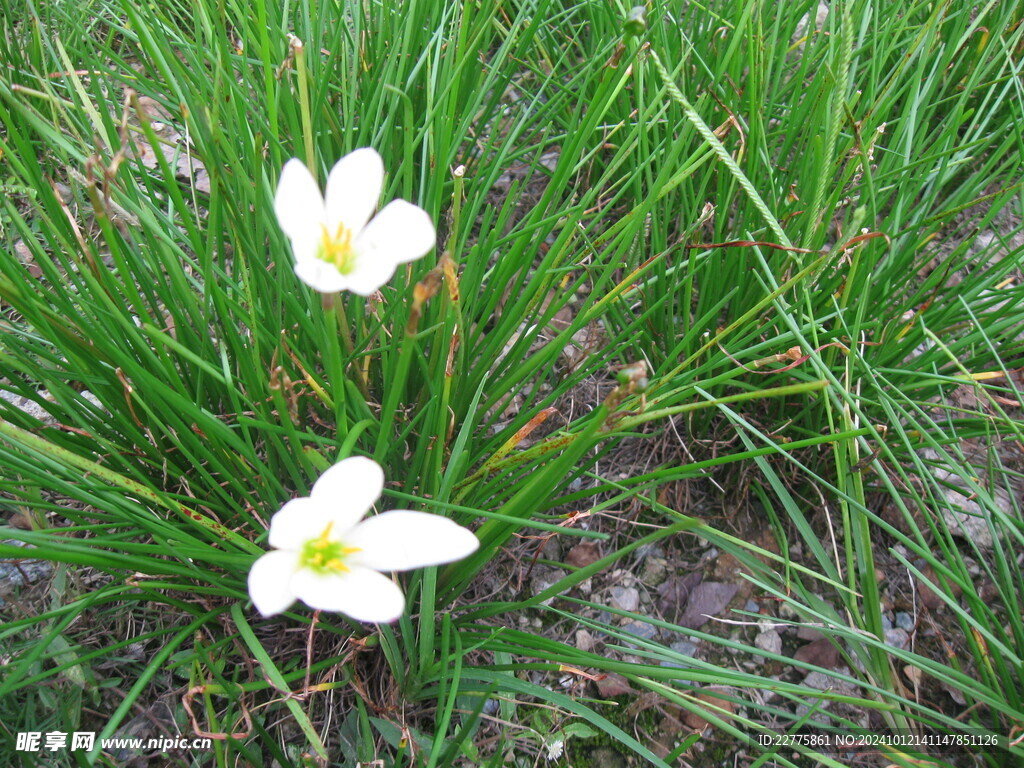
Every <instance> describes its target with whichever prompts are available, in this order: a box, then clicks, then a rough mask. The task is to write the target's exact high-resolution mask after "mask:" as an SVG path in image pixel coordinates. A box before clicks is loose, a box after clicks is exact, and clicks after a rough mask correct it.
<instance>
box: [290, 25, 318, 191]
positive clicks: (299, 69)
mask: <svg viewBox="0 0 1024 768" xmlns="http://www.w3.org/2000/svg"><path fill="white" fill-rule="evenodd" d="M288 42H289V43H290V44H291V46H292V52H293V53H294V54H295V71H296V73H297V74H298V76H299V110H300V112H301V114H302V139H303V144H304V146H305V149H306V167H307V168H309V172H310V173H311V174H313V178H314V179H315V178H316V150H314V149H313V118H312V116H311V113H310V110H309V73H308V72H306V46H305V45H303V44H302V41H301V40H299V38H297V37H296V36H295V35H289V36H288Z"/></svg>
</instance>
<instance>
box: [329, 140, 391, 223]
mask: <svg viewBox="0 0 1024 768" xmlns="http://www.w3.org/2000/svg"><path fill="white" fill-rule="evenodd" d="M383 186H384V162H383V161H382V160H381V159H380V155H378V154H377V151H376V150H375V149H372V148H370V147H363V148H362V149H357V150H355V151H354V152H349V153H348V154H347V155H345V156H344V157H343V158H341V159H340V160H339V161H338V162H336V163H335V164H334V167H333V168H332V169H331V173H330V174H329V175H328V177H327V195H326V201H325V211H326V216H325V218H326V221H327V228H328V230H329V231H331V232H334V231H335V229H336V228H337V226H338V224H344V225H345V226H346V227H347V228H348V229H350V230H352V232H353V233H354V234H356V233H358V232H360V231H361V230H362V229H363V227H365V226H366V222H367V221H369V220H370V214H372V213H373V211H374V209H375V208H376V207H377V199H378V198H379V197H380V191H381V188H382V187H383Z"/></svg>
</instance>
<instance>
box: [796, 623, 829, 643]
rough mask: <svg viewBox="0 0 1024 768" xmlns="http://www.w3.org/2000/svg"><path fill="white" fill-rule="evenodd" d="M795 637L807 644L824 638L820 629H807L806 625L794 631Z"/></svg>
mask: <svg viewBox="0 0 1024 768" xmlns="http://www.w3.org/2000/svg"><path fill="white" fill-rule="evenodd" d="M796 636H797V637H798V638H800V639H801V640H806V641H807V642H809V643H813V642H814V641H815V640H821V638H823V637H824V635H823V634H821V630H820V629H817V628H815V627H808V626H807V625H802V626H801V627H800V629H798V630H797V631H796Z"/></svg>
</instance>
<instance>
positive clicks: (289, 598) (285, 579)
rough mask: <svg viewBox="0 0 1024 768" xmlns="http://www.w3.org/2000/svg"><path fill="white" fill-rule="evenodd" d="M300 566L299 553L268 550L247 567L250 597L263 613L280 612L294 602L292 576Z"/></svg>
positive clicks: (271, 614) (268, 614) (257, 608)
mask: <svg viewBox="0 0 1024 768" xmlns="http://www.w3.org/2000/svg"><path fill="white" fill-rule="evenodd" d="M298 570H299V553H298V552H289V551H288V550H277V551H274V552H267V554H265V555H263V556H262V557H260V559H259V560H257V561H256V562H255V563H253V564H252V568H250V569H249V597H251V598H252V604H253V605H255V606H256V610H258V611H259V612H260V613H262V614H263V615H264V616H273V615H274V614H275V613H280V612H281V611H283V610H284V609H285V608H287V607H288V606H289V605H291V604H292V603H294V602H295V593H294V592H292V577H293V576H294V574H295V573H296V572H297V571H298Z"/></svg>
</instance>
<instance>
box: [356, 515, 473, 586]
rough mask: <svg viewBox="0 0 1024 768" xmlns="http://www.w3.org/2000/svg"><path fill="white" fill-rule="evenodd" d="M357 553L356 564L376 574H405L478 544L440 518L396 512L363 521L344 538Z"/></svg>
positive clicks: (462, 554)
mask: <svg viewBox="0 0 1024 768" xmlns="http://www.w3.org/2000/svg"><path fill="white" fill-rule="evenodd" d="M345 544H346V545H348V546H351V547H358V548H359V549H360V550H361V551H360V552H359V553H358V554H355V555H353V559H357V560H358V562H359V564H360V565H365V566H367V567H369V568H373V569H375V570H378V571H408V570H411V569H413V568H423V567H424V566H428V565H439V564H441V563H450V562H452V561H454V560H461V559H462V558H464V557H466V555H469V554H471V553H473V552H475V551H476V549H477V547H479V546H480V541H479V540H478V539H477V537H476V536H474V535H473V533H472V531H470V530H468V529H467V528H463V527H462V526H461V525H458V524H457V523H455V522H453V521H451V520H449V519H448V518H446V517H441V516H440V515H431V514H428V513H426V512H412V511H410V510H406V509H396V510H394V511H391V512H385V513H384V514H383V515H377V516H375V517H371V518H370V519H369V520H364V521H363V522H361V523H360V524H359V525H357V526H356V527H355V529H353V530H352V531H351V533H349V534H348V535H347V536H346V537H345Z"/></svg>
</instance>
